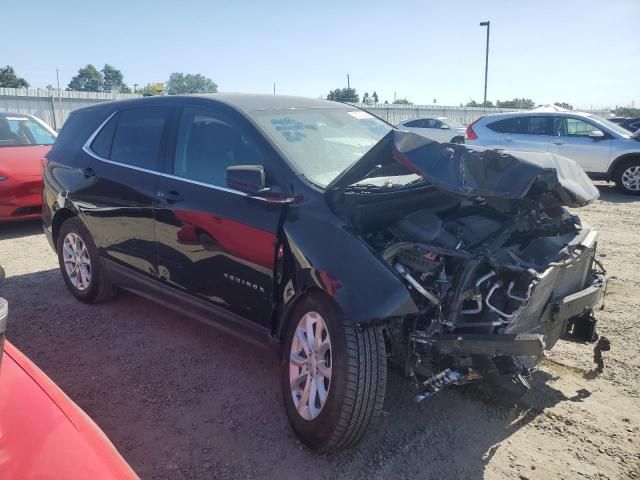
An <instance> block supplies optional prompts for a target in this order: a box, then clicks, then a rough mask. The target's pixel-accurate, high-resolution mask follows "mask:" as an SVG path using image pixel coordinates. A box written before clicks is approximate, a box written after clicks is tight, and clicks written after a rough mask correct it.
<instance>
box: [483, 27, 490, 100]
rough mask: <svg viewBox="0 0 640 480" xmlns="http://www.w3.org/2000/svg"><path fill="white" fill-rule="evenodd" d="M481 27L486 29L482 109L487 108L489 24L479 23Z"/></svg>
mask: <svg viewBox="0 0 640 480" xmlns="http://www.w3.org/2000/svg"><path fill="white" fill-rule="evenodd" d="M480 26H481V27H487V52H486V57H485V61H484V103H483V105H484V108H485V110H486V108H487V74H488V72H489V30H491V22H490V21H489V20H487V21H486V22H480Z"/></svg>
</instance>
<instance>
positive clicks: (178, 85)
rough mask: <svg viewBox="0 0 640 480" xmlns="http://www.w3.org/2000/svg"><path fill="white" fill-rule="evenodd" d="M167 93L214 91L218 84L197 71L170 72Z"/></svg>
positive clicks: (180, 93)
mask: <svg viewBox="0 0 640 480" xmlns="http://www.w3.org/2000/svg"><path fill="white" fill-rule="evenodd" d="M166 90H167V93H168V94H169V95H183V94H186V93H215V92H217V91H218V85H216V83H215V82H214V81H213V80H211V79H210V78H207V77H205V76H204V75H201V74H199V73H196V74H192V73H187V74H186V75H185V74H184V73H178V72H175V73H172V74H171V75H170V76H169V80H168V81H167V86H166Z"/></svg>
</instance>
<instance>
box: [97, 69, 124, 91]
mask: <svg viewBox="0 0 640 480" xmlns="http://www.w3.org/2000/svg"><path fill="white" fill-rule="evenodd" d="M101 88H102V91H103V92H120V93H128V92H131V90H129V87H127V84H126V83H124V80H123V77H122V72H121V71H120V70H118V69H117V68H116V67H114V66H112V65H109V64H108V63H105V64H104V67H103V68H102V85H101ZM122 90H128V92H123V91H122Z"/></svg>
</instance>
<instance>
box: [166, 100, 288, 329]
mask: <svg viewBox="0 0 640 480" xmlns="http://www.w3.org/2000/svg"><path fill="white" fill-rule="evenodd" d="M230 115H231V114H230V112H227V111H226V110H225V111H222V110H218V109H217V108H216V107H208V106H207V107H201V106H196V105H194V106H185V107H184V108H181V109H180V110H179V111H178V112H177V114H176V121H175V123H174V125H173V128H172V133H173V138H172V139H171V140H170V145H171V146H170V147H169V155H168V164H167V167H166V172H165V174H164V175H163V176H162V177H161V178H160V180H159V183H158V186H157V195H158V196H159V198H160V200H159V201H160V203H159V206H158V210H157V212H156V235H157V248H158V262H159V272H160V275H161V278H162V280H164V281H165V282H166V283H167V284H169V285H170V286H172V287H174V288H178V289H180V290H183V291H185V292H187V293H190V294H192V295H194V296H196V297H199V298H200V299H203V300H206V301H209V302H211V303H212V304H215V305H217V306H219V307H222V308H225V309H227V310H230V311H231V312H233V313H236V314H239V315H241V316H243V317H244V318H247V319H250V320H252V321H254V322H256V323H258V324H260V325H261V326H264V327H269V326H270V319H271V318H270V316H271V308H272V283H273V270H274V268H273V266H274V255H275V244H276V232H277V229H278V225H279V221H280V215H281V213H282V209H283V208H284V207H283V205H282V204H273V203H269V202H267V201H264V200H261V199H255V198H248V197H247V196H246V195H245V194H244V193H241V192H238V191H236V190H232V189H229V188H227V187H226V182H225V174H226V169H227V167H229V166H231V165H263V166H265V167H266V169H268V165H267V164H268V162H269V155H268V154H267V153H265V150H264V149H263V148H262V147H261V146H259V145H260V142H259V141H258V140H260V139H259V138H257V137H258V135H259V134H258V133H257V132H256V131H255V129H253V127H250V125H249V124H248V123H247V122H245V123H242V122H240V121H239V119H238V118H232V117H231V116H230ZM241 123H242V124H241ZM261 141H262V142H264V139H261ZM267 180H269V177H268V176H267Z"/></svg>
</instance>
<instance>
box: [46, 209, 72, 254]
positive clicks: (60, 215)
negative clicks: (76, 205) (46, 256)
mask: <svg viewBox="0 0 640 480" xmlns="http://www.w3.org/2000/svg"><path fill="white" fill-rule="evenodd" d="M77 216H78V214H77V213H75V212H74V211H73V210H71V209H70V208H60V209H58V211H56V213H55V214H54V215H53V220H52V222H51V237H52V239H53V244H54V245H57V244H58V234H59V233H60V228H61V227H62V224H63V223H64V222H66V221H67V220H68V219H70V218H73V217H77Z"/></svg>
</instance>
